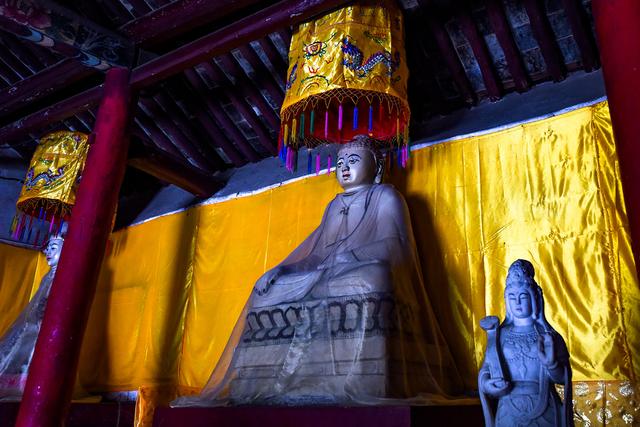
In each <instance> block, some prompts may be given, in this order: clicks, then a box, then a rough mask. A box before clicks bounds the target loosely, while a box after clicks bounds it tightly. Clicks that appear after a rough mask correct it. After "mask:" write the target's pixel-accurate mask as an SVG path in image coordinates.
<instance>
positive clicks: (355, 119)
mask: <svg viewBox="0 0 640 427" xmlns="http://www.w3.org/2000/svg"><path fill="white" fill-rule="evenodd" d="M356 129H358V106H357V105H356V106H355V107H353V130H356Z"/></svg>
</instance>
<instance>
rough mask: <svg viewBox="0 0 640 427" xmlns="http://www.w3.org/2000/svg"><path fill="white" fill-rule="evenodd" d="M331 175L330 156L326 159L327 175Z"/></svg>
mask: <svg viewBox="0 0 640 427" xmlns="http://www.w3.org/2000/svg"><path fill="white" fill-rule="evenodd" d="M330 173H331V154H329V157H327V175H329V174H330Z"/></svg>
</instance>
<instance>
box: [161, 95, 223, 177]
mask: <svg viewBox="0 0 640 427" xmlns="http://www.w3.org/2000/svg"><path fill="white" fill-rule="evenodd" d="M165 90H166V89H165ZM153 99H154V101H155V102H156V103H157V104H158V105H159V106H160V107H161V108H162V109H163V110H164V111H165V112H166V113H167V115H168V117H169V118H170V119H171V120H172V121H173V122H174V123H175V124H176V126H178V128H180V130H181V131H182V133H183V134H184V136H186V138H187V140H188V141H189V142H191V144H192V145H193V146H194V147H196V149H197V150H198V151H199V152H200V153H201V154H202V155H203V156H204V157H205V158H206V159H208V160H210V161H211V162H213V163H214V165H215V167H216V170H219V169H223V168H224V167H225V166H226V163H225V162H224V160H223V159H222V158H221V157H220V156H219V155H218V153H217V152H216V150H215V149H214V148H213V147H212V146H211V145H210V144H207V143H206V142H205V140H204V139H205V138H203V134H204V132H198V131H201V130H202V129H198V128H194V127H193V125H192V123H191V120H190V119H189V117H187V115H186V114H185V112H184V111H183V110H182V108H180V107H179V106H178V104H177V103H176V101H175V100H174V99H172V97H170V96H169V95H168V94H167V93H166V91H159V92H158V93H156V94H154V95H153Z"/></svg>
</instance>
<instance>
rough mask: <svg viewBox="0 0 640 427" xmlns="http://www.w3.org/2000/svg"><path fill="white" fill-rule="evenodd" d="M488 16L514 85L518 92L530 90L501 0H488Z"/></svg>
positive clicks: (527, 77)
mask: <svg viewBox="0 0 640 427" xmlns="http://www.w3.org/2000/svg"><path fill="white" fill-rule="evenodd" d="M487 15H488V17H489V23H490V24H491V27H492V28H493V31H494V33H495V35H496V38H497V39H498V43H500V47H501V48H502V51H503V52H504V56H505V59H506V61H507V68H509V73H510V74H511V78H512V79H513V84H514V86H515V88H516V90H517V91H518V92H525V91H527V90H529V87H530V86H531V82H530V81H529V76H528V75H527V71H526V68H525V67H524V63H523V62H522V56H520V50H519V49H518V46H517V45H516V42H515V40H514V39H513V34H512V32H511V27H510V26H509V21H508V20H507V15H506V13H505V11H504V6H503V4H502V1H500V0H487Z"/></svg>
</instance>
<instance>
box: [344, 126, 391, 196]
mask: <svg viewBox="0 0 640 427" xmlns="http://www.w3.org/2000/svg"><path fill="white" fill-rule="evenodd" d="M383 164H384V163H383V158H382V155H381V154H380V152H378V150H376V148H375V146H374V143H373V140H372V139H371V138H369V137H368V136H367V135H356V136H355V137H354V138H353V139H352V140H351V141H349V142H348V143H346V144H344V145H343V146H342V147H341V148H340V150H339V151H338V159H337V163H336V175H337V177H338V182H339V183H340V186H341V187H342V188H343V189H344V191H351V190H356V189H358V188H360V187H363V186H367V185H371V184H379V183H380V182H382V172H383V170H384V168H383Z"/></svg>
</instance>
